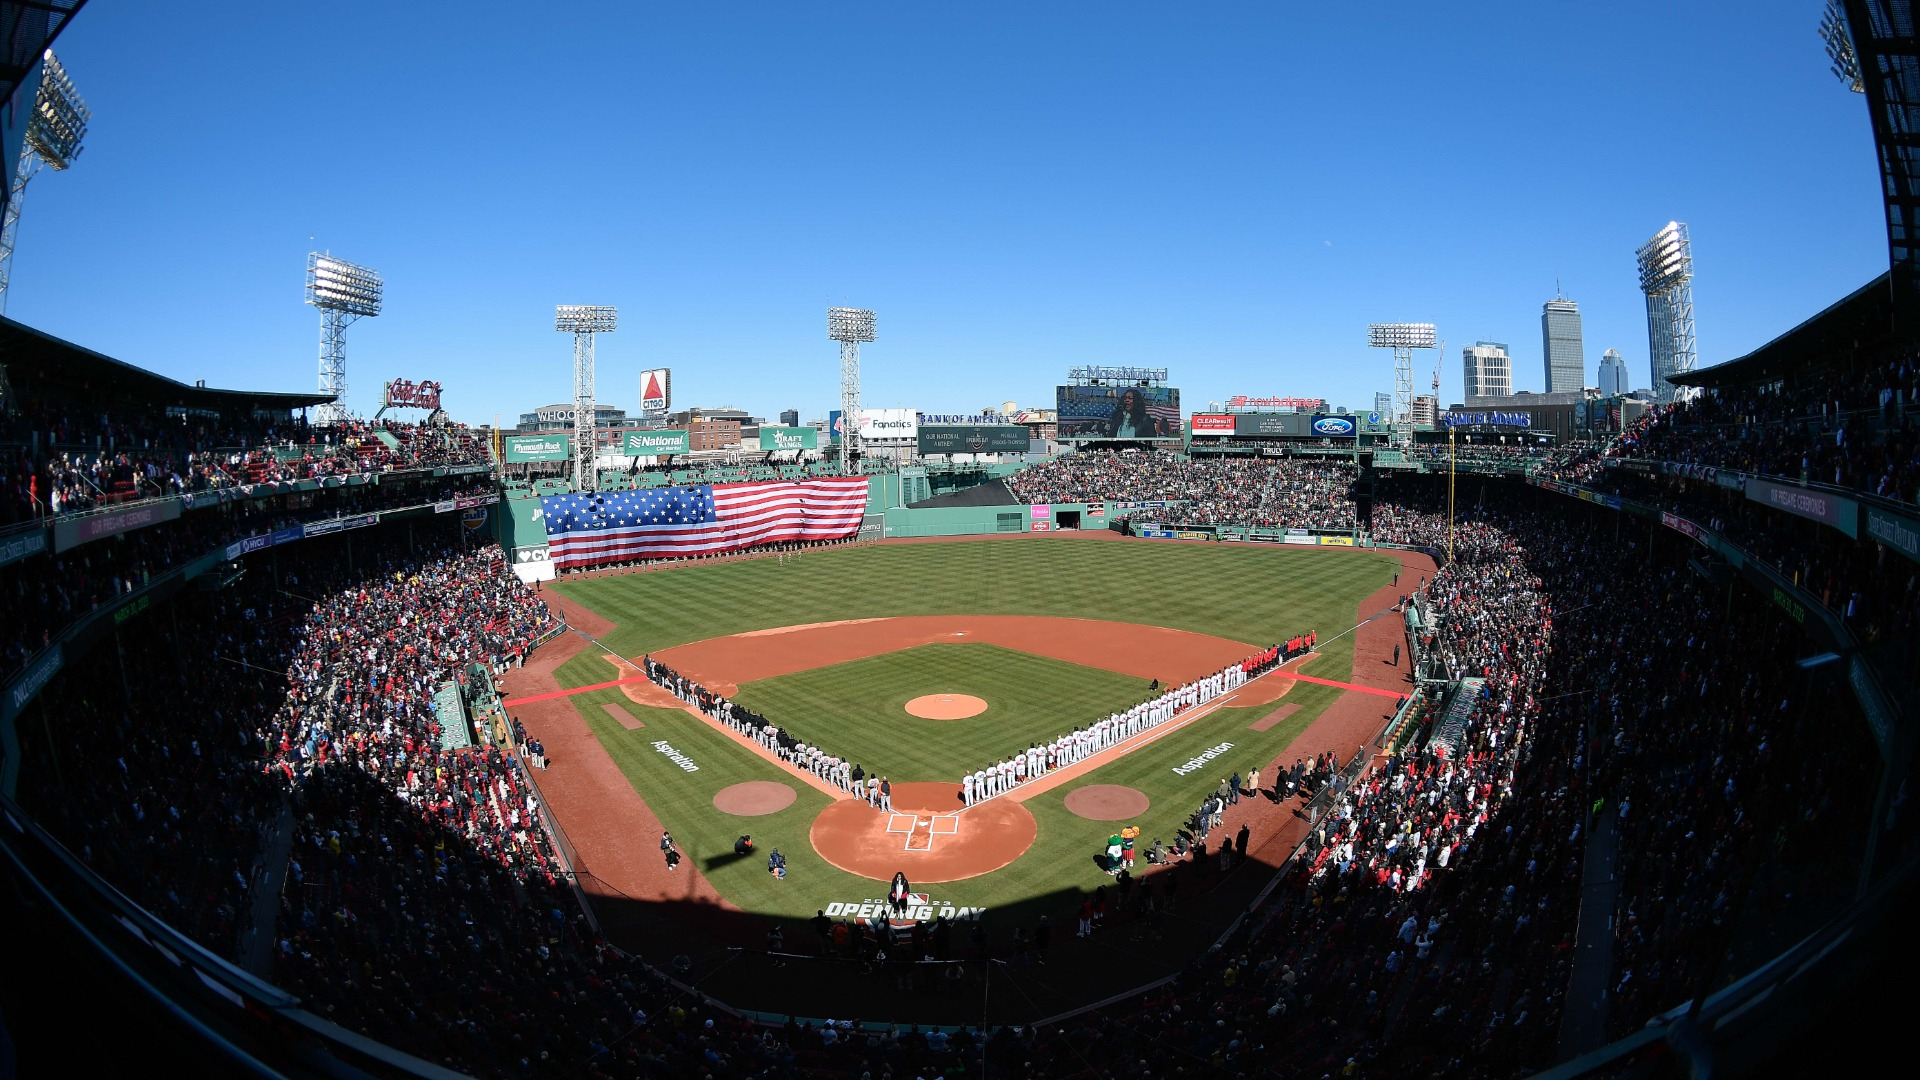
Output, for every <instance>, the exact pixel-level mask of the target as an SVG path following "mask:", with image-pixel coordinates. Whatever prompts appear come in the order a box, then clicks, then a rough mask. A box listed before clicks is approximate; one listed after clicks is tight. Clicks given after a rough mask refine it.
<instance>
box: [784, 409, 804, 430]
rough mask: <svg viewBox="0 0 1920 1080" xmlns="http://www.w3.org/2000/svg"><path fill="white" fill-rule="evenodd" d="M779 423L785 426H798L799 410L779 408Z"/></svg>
mask: <svg viewBox="0 0 1920 1080" xmlns="http://www.w3.org/2000/svg"><path fill="white" fill-rule="evenodd" d="M780 423H781V425H782V426H785V427H799V426H800V410H799V409H781V410H780Z"/></svg>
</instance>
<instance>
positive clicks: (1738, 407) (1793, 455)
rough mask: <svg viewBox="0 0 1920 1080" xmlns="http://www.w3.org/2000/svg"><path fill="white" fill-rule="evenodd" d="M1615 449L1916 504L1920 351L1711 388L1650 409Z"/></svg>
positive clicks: (1919, 452) (1919, 471)
mask: <svg viewBox="0 0 1920 1080" xmlns="http://www.w3.org/2000/svg"><path fill="white" fill-rule="evenodd" d="M1617 454H1618V456H1621V457H1644V458H1652V459H1655V460H1662V461H1677V462H1681V463H1683V464H1688V465H1704V466H1711V467H1714V468H1722V469H1737V470H1740V471H1742V472H1750V473H1758V474H1761V475H1766V476H1780V477H1785V478H1787V479H1790V480H1798V481H1803V482H1808V483H1820V484H1831V485H1833V486H1835V487H1841V488H1849V489H1853V490H1856V491H1861V492H1865V493H1867V494H1870V495H1876V496H1879V497H1880V498H1884V499H1891V500H1894V501H1896V502H1902V503H1907V504H1909V505H1912V504H1916V503H1920V360H1916V359H1915V358H1913V357H1899V358H1896V359H1894V360H1891V361H1889V362H1887V363H1885V364H1881V365H1875V366H1870V367H1867V368H1862V369H1859V370H1854V371H1834V370H1827V369H1815V370H1807V371H1800V372H1795V373H1793V374H1791V375H1788V376H1786V377H1784V378H1781V379H1779V380H1776V381H1773V382H1769V383H1767V384H1765V385H1763V386H1754V387H1728V388H1722V389H1716V390H1713V391H1709V392H1707V393H1706V394H1703V395H1702V396H1700V397H1698V398H1696V399H1694V400H1692V401H1688V402H1677V403H1675V404H1672V405H1667V406H1663V407H1662V408H1660V409H1659V410H1657V411H1656V412H1655V414H1654V415H1653V416H1652V417H1651V418H1650V421H1649V423H1648V424H1647V425H1646V426H1645V428H1644V430H1642V431H1639V432H1637V433H1636V434H1635V437H1634V438H1631V439H1627V440H1623V441H1622V443H1621V446H1620V448H1619V450H1618V451H1617Z"/></svg>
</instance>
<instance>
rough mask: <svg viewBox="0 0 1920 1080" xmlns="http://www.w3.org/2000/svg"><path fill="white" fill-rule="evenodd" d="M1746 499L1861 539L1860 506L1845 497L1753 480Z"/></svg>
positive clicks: (1748, 486)
mask: <svg viewBox="0 0 1920 1080" xmlns="http://www.w3.org/2000/svg"><path fill="white" fill-rule="evenodd" d="M1747 498H1749V499H1751V500H1753V501H1754V502H1757V503H1765V504H1766V505H1768V506H1771V507H1773V508H1774V509H1776V510H1785V511H1786V512H1787V513H1789V514H1792V515H1794V516H1795V517H1803V518H1806V519H1807V520H1808V521H1817V522H1819V523H1820V524H1822V525H1830V526H1832V527H1833V528H1836V529H1838V530H1840V531H1841V532H1843V533H1846V534H1847V535H1848V536H1852V537H1858V536H1859V535H1860V504H1859V503H1856V502H1854V501H1853V500H1852V499H1849V498H1846V497H1845V496H1842V495H1834V494H1832V493H1830V492H1825V491H1816V490H1814V489H1812V488H1803V487H1795V486H1793V485H1791V484H1777V483H1774V482H1773V481H1772V480H1762V479H1760V478H1758V477H1754V478H1751V479H1749V480H1748V481H1747Z"/></svg>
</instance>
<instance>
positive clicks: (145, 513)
mask: <svg viewBox="0 0 1920 1080" xmlns="http://www.w3.org/2000/svg"><path fill="white" fill-rule="evenodd" d="M180 508H181V503H180V500H179V499H166V500H163V501H160V502H151V503H147V504H146V505H144V506H130V507H128V508H127V509H125V510H107V511H103V512H101V513H97V514H85V515H81V516H77V517H70V518H60V519H59V520H57V521H55V522H54V523H53V550H55V551H66V550H67V549H69V548H74V547H78V546H80V545H81V544H84V543H86V542H87V541H89V540H98V539H100V538H101V537H103V536H117V535H119V534H120V533H123V532H129V531H131V530H133V529H144V528H146V527H147V526H149V525H158V524H160V523H161V522H163V521H172V520H174V519H175V518H178V517H179V516H180Z"/></svg>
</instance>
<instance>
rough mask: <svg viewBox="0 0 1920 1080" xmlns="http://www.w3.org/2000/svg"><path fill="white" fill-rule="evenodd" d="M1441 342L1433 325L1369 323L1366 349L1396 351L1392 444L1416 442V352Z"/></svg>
mask: <svg viewBox="0 0 1920 1080" xmlns="http://www.w3.org/2000/svg"><path fill="white" fill-rule="evenodd" d="M1437 344H1438V342H1437V340H1436V338H1435V336H1434V332H1433V324H1432V323H1426V322H1421V323H1369V324H1368V326H1367V346H1368V347H1369V348H1374V349H1392V350H1393V441H1394V442H1395V443H1396V444H1398V445H1401V446H1407V445H1410V444H1412V442H1413V350H1415V349H1431V348H1435V347H1436V346H1437Z"/></svg>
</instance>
